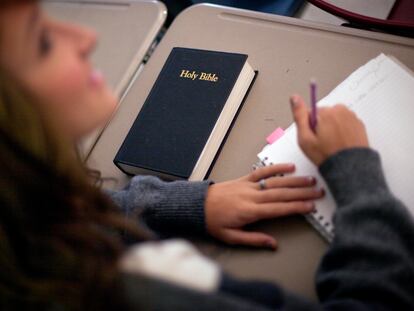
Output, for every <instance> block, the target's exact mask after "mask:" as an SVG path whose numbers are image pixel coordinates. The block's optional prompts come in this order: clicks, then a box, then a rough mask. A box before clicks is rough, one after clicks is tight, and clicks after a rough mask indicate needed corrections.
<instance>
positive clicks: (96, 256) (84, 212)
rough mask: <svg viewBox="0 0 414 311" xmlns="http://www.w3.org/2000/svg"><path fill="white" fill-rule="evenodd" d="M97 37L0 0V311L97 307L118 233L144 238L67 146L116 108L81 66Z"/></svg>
mask: <svg viewBox="0 0 414 311" xmlns="http://www.w3.org/2000/svg"><path fill="white" fill-rule="evenodd" d="M95 41H96V37H95V35H94V34H93V33H92V32H90V31H86V30H84V29H81V28H78V27H74V26H69V25H65V24H62V23H59V22H57V21H53V20H51V19H50V18H48V17H47V16H45V14H44V13H42V11H41V10H40V9H39V7H38V6H37V4H36V3H35V1H30V0H21V1H17V0H9V1H7V0H1V1H0V301H1V302H0V305H1V307H0V308H2V307H4V308H5V309H7V308H10V309H12V308H16V306H20V309H45V306H50V305H51V304H52V305H54V304H58V305H60V306H62V305H64V306H69V307H71V308H72V309H81V308H83V309H87V308H89V309H92V310H95V309H96V310H98V309H99V310H102V309H104V308H105V307H108V306H109V305H107V301H106V300H105V299H104V295H105V292H106V291H107V290H109V289H110V288H111V287H112V284H113V280H114V279H115V278H116V276H117V275H118V269H117V260H118V258H119V256H120V255H121V254H122V251H123V248H124V245H123V242H122V240H121V234H128V235H130V236H131V237H135V238H138V239H146V238H148V237H149V235H148V233H147V232H144V231H142V230H140V229H139V228H137V226H136V225H135V224H134V223H131V222H128V221H127V220H126V219H125V217H124V216H122V215H120V214H119V213H118V210H117V208H116V207H115V206H114V205H113V203H112V202H111V201H110V200H109V199H108V198H106V197H105V196H104V195H103V194H102V193H101V192H100V191H99V190H98V189H96V188H94V187H92V186H91V185H90V184H89V183H88V181H87V178H86V174H85V171H84V169H83V168H82V167H81V165H80V164H79V163H78V161H77V160H76V157H75V156H74V153H73V151H72V150H70V148H71V147H72V145H73V144H72V143H73V142H74V141H76V140H77V139H79V138H80V137H81V136H82V135H84V134H86V133H88V132H89V131H91V130H93V129H94V128H95V127H96V126H98V125H99V124H102V123H103V122H105V120H106V119H107V118H108V117H109V115H110V114H111V111H112V110H113V108H114V106H115V104H116V100H115V98H114V97H113V95H112V93H111V91H110V90H109V89H108V88H107V86H106V85H105V82H104V81H103V79H102V77H101V76H100V75H99V74H98V73H97V72H96V71H94V69H93V68H91V65H90V63H89V60H88V57H89V54H90V52H91V51H92V50H93V47H94V45H95ZM111 298H113V297H111ZM111 300H112V299H111ZM8 303H9V305H8Z"/></svg>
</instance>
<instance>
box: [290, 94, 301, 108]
mask: <svg viewBox="0 0 414 311" xmlns="http://www.w3.org/2000/svg"><path fill="white" fill-rule="evenodd" d="M298 104H299V98H298V96H297V95H292V96H291V97H290V105H291V106H292V108H296V107H297V106H298Z"/></svg>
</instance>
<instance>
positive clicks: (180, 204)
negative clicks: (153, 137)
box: [107, 176, 211, 234]
mask: <svg viewBox="0 0 414 311" xmlns="http://www.w3.org/2000/svg"><path fill="white" fill-rule="evenodd" d="M210 184H211V182H210V181H202V182H187V181H174V182H164V181H161V180H160V179H158V178H156V177H151V176H136V177H134V178H133V179H132V180H131V182H130V184H129V185H128V186H127V187H126V188H125V189H123V190H121V191H112V192H107V193H108V194H109V195H110V197H111V198H112V200H113V201H114V202H115V203H116V204H117V205H118V206H119V207H120V209H121V210H122V212H123V213H124V214H125V215H126V217H129V218H130V219H136V220H137V221H143V222H144V223H145V224H146V225H148V226H149V227H150V228H151V229H152V230H154V231H156V232H161V233H164V234H165V233H166V234H169V233H171V232H175V231H187V232H194V233H205V230H206V226H205V216H204V202H205V197H206V193H207V189H208V186H209V185H210Z"/></svg>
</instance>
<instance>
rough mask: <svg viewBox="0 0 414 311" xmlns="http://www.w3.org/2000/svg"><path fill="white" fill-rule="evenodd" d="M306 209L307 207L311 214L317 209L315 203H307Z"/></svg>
mask: <svg viewBox="0 0 414 311" xmlns="http://www.w3.org/2000/svg"><path fill="white" fill-rule="evenodd" d="M305 207H306V209H308V210H309V211H310V212H311V211H313V210H314V209H315V203H313V202H306V203H305Z"/></svg>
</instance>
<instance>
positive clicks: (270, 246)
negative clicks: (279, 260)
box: [265, 240, 276, 249]
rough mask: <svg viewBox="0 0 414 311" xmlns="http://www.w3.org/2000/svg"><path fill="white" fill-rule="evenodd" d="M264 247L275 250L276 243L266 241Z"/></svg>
mask: <svg viewBox="0 0 414 311" xmlns="http://www.w3.org/2000/svg"><path fill="white" fill-rule="evenodd" d="M265 246H266V247H268V248H270V249H276V243H275V242H274V241H272V240H267V241H266V242H265Z"/></svg>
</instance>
